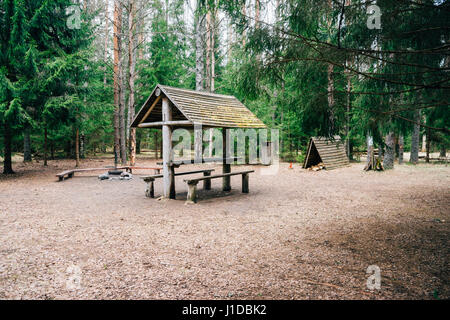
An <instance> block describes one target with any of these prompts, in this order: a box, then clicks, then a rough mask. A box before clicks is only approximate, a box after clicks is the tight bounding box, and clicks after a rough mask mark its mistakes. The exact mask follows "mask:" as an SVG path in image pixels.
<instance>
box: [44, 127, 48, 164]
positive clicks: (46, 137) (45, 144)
mask: <svg viewBox="0 0 450 320" xmlns="http://www.w3.org/2000/svg"><path fill="white" fill-rule="evenodd" d="M47 141H48V133H47V127H45V128H44V166H45V167H46V166H47V153H48V147H47V145H48V143H47Z"/></svg>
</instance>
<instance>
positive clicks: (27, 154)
mask: <svg viewBox="0 0 450 320" xmlns="http://www.w3.org/2000/svg"><path fill="white" fill-rule="evenodd" d="M23 162H31V139H30V131H29V130H28V129H26V130H25V131H24V132H23Z"/></svg>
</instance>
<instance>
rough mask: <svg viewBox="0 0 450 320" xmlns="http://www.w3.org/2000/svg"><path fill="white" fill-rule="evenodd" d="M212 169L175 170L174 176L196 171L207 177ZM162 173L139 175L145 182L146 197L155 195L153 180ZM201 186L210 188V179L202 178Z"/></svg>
mask: <svg viewBox="0 0 450 320" xmlns="http://www.w3.org/2000/svg"><path fill="white" fill-rule="evenodd" d="M213 171H214V169H207V170H196V171H186V172H177V173H175V174H174V175H175V176H185V175H189V174H197V173H203V177H204V178H205V177H206V178H207V177H208V176H211V172H213ZM162 177H163V175H162V174H154V175H151V176H145V177H141V179H142V180H144V181H145V182H146V183H147V188H146V189H145V196H146V197H148V198H154V197H155V186H154V182H155V180H156V179H158V178H162ZM203 187H204V189H205V190H211V180H207V179H206V180H204V184H203Z"/></svg>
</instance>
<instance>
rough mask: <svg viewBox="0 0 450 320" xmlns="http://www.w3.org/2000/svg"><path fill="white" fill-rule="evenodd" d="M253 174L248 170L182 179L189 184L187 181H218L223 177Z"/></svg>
mask: <svg viewBox="0 0 450 320" xmlns="http://www.w3.org/2000/svg"><path fill="white" fill-rule="evenodd" d="M252 172H255V170H248V171H239V172H230V173H224V174H216V175H213V176H207V177H201V178H193V179H184V180H183V181H184V182H189V181H197V182H199V181H203V180H206V179H218V178H223V177H232V176H238V175H240V174H249V173H252Z"/></svg>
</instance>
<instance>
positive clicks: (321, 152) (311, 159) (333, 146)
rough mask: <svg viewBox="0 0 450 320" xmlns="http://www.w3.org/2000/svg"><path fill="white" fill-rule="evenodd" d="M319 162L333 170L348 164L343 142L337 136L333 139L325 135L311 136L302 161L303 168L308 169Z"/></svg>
mask: <svg viewBox="0 0 450 320" xmlns="http://www.w3.org/2000/svg"><path fill="white" fill-rule="evenodd" d="M319 163H323V166H324V167H325V169H327V170H333V169H337V168H341V167H345V166H348V165H349V164H350V162H349V160H348V157H347V155H346V153H345V148H344V144H343V143H342V141H341V138H340V137H339V136H335V137H334V138H333V139H328V138H325V137H312V138H311V139H310V140H309V144H308V149H307V153H306V157H305V161H304V162H303V168H304V169H308V168H310V167H312V166H315V165H317V164H319Z"/></svg>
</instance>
